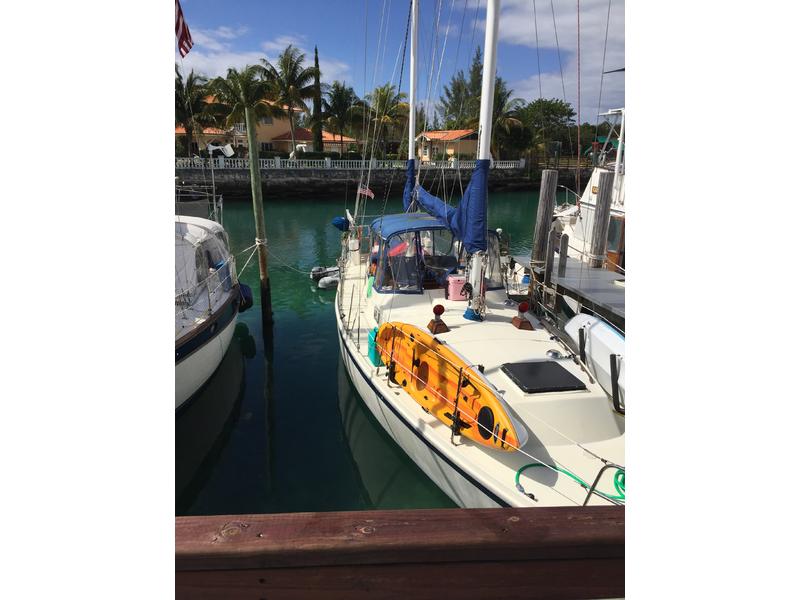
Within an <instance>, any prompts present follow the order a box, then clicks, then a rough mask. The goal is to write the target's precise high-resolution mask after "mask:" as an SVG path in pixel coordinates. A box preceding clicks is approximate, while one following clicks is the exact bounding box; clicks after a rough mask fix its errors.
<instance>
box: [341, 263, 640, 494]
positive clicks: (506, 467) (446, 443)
mask: <svg viewBox="0 0 800 600" xmlns="http://www.w3.org/2000/svg"><path fill="white" fill-rule="evenodd" d="M435 304H442V305H443V306H444V307H445V313H444V314H443V315H442V319H443V320H444V321H445V323H446V324H447V325H448V326H449V327H450V332H448V333H444V334H439V335H437V338H438V339H440V340H442V341H443V342H446V343H447V344H448V345H450V346H451V347H452V348H453V349H455V350H456V351H458V352H459V353H460V354H461V355H462V356H464V357H465V358H466V359H467V360H468V361H469V362H471V363H473V364H480V365H483V366H484V375H485V376H486V377H487V378H488V379H489V381H490V382H491V383H492V384H493V385H494V386H495V387H496V388H497V389H498V390H500V391H501V392H502V393H503V395H504V398H505V400H506V401H507V403H508V404H509V405H510V406H511V408H512V410H513V411H514V413H515V415H516V417H517V419H518V420H519V421H521V422H522V423H524V424H525V426H526V428H527V430H528V433H529V439H528V442H527V443H526V444H525V446H524V447H523V448H521V450H522V451H523V452H524V453H526V454H528V455H531V456H533V457H535V458H536V459H538V460H539V461H542V462H544V463H548V464H557V465H559V466H561V467H563V468H566V469H568V470H569V471H571V472H572V473H574V474H575V475H577V476H579V477H580V478H581V479H583V480H584V481H586V482H588V483H589V484H591V483H592V482H593V481H594V478H595V477H596V475H597V473H598V472H599V470H600V468H601V467H602V466H603V462H601V461H600V460H599V459H598V458H596V457H595V456H592V454H590V453H589V452H587V451H586V450H588V451H590V452H592V453H594V454H596V455H598V456H601V457H603V458H604V459H606V460H609V461H611V462H614V463H616V464H619V465H624V463H625V460H624V431H625V418H624V417H623V416H622V415H619V414H617V413H616V412H615V411H614V410H613V407H612V404H611V401H610V400H609V398H608V397H607V395H606V394H605V392H604V391H603V390H602V388H600V386H599V385H598V384H597V383H595V382H594V381H593V380H592V379H591V378H590V377H589V376H588V375H587V374H586V373H585V372H583V370H582V369H581V367H580V366H579V365H578V364H576V363H575V362H574V361H573V360H571V359H570V358H563V359H560V360H559V362H560V364H562V365H563V366H564V367H565V368H566V369H567V370H568V371H569V372H570V373H572V374H574V375H575V376H576V377H578V378H579V379H580V380H581V381H583V382H584V383H585V384H586V387H587V389H586V390H582V391H577V392H550V393H536V394H525V393H524V392H522V390H520V389H519V388H518V387H517V385H516V384H515V383H514V382H513V381H511V380H510V379H509V378H508V377H507V376H506V375H505V373H503V372H502V371H501V369H500V367H501V365H502V364H503V363H506V362H517V361H525V360H534V359H543V358H545V357H546V356H545V352H546V351H547V350H550V349H556V350H559V351H560V352H561V353H562V354H564V355H565V356H566V355H568V353H569V352H568V350H567V348H566V347H565V346H564V345H562V344H561V343H560V342H559V341H557V340H551V339H550V337H551V335H550V333H549V332H548V331H547V330H545V329H544V328H543V327H542V326H541V324H539V323H538V321H537V320H536V319H535V317H533V316H532V315H530V314H528V315H527V317H528V318H529V320H531V322H532V323H533V324H534V327H535V329H534V331H526V330H519V329H516V328H515V327H513V326H512V325H511V323H510V322H511V319H512V318H513V317H514V316H515V315H516V314H517V308H516V305H515V304H510V303H509V304H506V294H505V291H504V290H499V291H490V292H488V293H487V311H486V319H485V321H484V322H481V323H478V322H474V321H469V320H466V319H464V318H463V316H462V315H463V313H464V310H465V308H466V302H463V301H462V302H457V301H451V300H445V299H444V290H441V289H437V290H425V291H424V292H423V293H422V294H379V293H377V292H375V291H374V290H373V292H372V296H371V297H370V298H367V296H366V264H365V262H364V257H359V254H358V252H350V258H349V261H348V268H346V269H345V270H344V272H343V274H342V281H341V284H340V286H339V291H338V295H337V307H338V311H337V312H338V314H337V317H338V318H337V323H338V324H339V328H340V333H342V338H343V353H344V354H345V356H344V358H345V362H346V363H347V362H348V360H352V361H353V362H354V363H356V364H355V367H357V368H356V369H352V368H351V367H352V366H353V365H348V370H349V372H350V375H351V378H353V380H354V383H356V387H357V388H358V389H359V392H360V393H361V395H362V398H364V400H365V402H366V403H367V406H369V407H370V410H372V412H373V414H375V416H376V418H377V419H378V421H379V422H381V424H382V425H383V426H384V428H387V431H389V433H390V434H391V435H393V436H394V437H395V439H396V440H397V441H398V443H399V444H400V445H401V447H403V449H404V450H405V451H406V452H407V453H408V454H409V455H410V456H411V457H412V458H413V459H414V460H415V461H416V462H417V463H418V464H419V466H420V467H421V468H422V469H423V471H425V472H426V473H427V474H428V475H429V476H430V477H431V478H432V479H433V480H434V481H435V482H436V483H437V484H438V485H439V487H441V488H442V489H443V491H445V492H446V493H447V494H448V495H450V496H451V498H453V500H454V501H456V502H458V503H459V504H461V505H462V506H492V505H496V504H497V503H496V502H495V503H492V502H491V501H489V500H488V499H486V501H484V500H482V499H480V498H478V499H476V496H475V494H474V490H472V491H469V490H465V489H461V488H462V487H463V485H465V484H464V480H463V478H461V477H458V476H456V477H453V475H452V473H449V472H442V467H441V465H442V464H443V461H442V460H439V459H437V460H436V461H433V460H432V459H431V458H430V456H433V455H434V454H437V455H438V456H439V457H440V458H441V457H442V456H445V457H446V460H445V461H444V462H445V463H446V462H447V461H451V462H452V463H453V464H455V465H456V466H457V467H458V468H459V469H461V470H462V471H463V472H465V473H468V474H469V475H470V476H471V477H473V478H475V479H476V480H478V481H479V482H480V484H482V485H483V486H485V487H486V488H487V489H489V490H491V492H493V493H494V494H495V495H496V496H497V497H499V498H501V499H502V500H503V501H504V502H505V503H507V504H509V505H512V506H560V505H575V504H582V503H583V501H584V499H585V497H586V490H585V489H584V488H582V487H581V486H580V485H579V484H578V483H576V482H575V481H573V480H572V479H571V478H570V477H568V476H566V475H564V474H557V473H556V472H554V471H552V470H550V469H547V468H543V467H538V468H532V469H528V470H526V471H525V472H524V473H523V475H522V476H521V478H520V483H521V484H522V485H523V486H524V487H525V491H526V492H532V493H533V494H534V495H535V496H536V498H537V501H533V500H531V499H529V498H528V497H527V496H525V495H524V494H522V493H521V492H519V491H518V490H517V489H516V488H515V483H514V476H515V473H516V471H517V470H518V469H519V468H520V467H521V466H523V465H525V464H528V463H535V462H537V461H536V460H535V459H532V458H530V457H529V456H526V455H525V454H523V452H502V451H493V450H490V449H486V448H484V447H482V446H479V445H477V444H474V443H472V442H470V441H469V440H467V439H466V438H462V440H461V443H460V444H459V445H457V446H455V445H453V444H452V443H451V441H450V429H449V427H448V426H447V425H445V424H444V423H442V422H440V421H438V420H437V419H436V418H435V417H433V416H431V415H429V414H428V413H426V412H425V411H424V410H423V409H422V408H421V407H420V406H419V405H418V404H417V403H416V402H415V401H414V400H413V399H412V398H411V397H410V396H409V395H408V394H407V393H406V392H404V391H403V390H402V389H401V388H399V386H397V385H395V384H391V383H390V382H389V381H388V378H387V369H386V368H385V367H378V368H375V367H373V366H372V365H371V363H370V362H369V360H368V359H367V351H368V348H367V336H368V334H369V331H370V330H371V329H373V328H374V327H376V326H378V322H377V321H376V314H377V313H379V319H380V322H381V323H384V322H387V321H402V322H405V323H411V324H413V325H416V326H418V327H421V328H425V327H426V325H427V323H428V322H429V321H430V319H431V318H432V316H433V313H432V308H433V306H434V305H435ZM351 306H352V308H351ZM347 354H351V356H350V357H348V356H347ZM361 374H363V376H364V377H365V378H366V379H368V380H369V383H370V384H371V385H372V386H374V388H375V390H376V391H378V392H379V393H380V394H381V395H382V396H383V397H384V398H385V399H387V401H389V402H391V404H392V407H390V409H391V408H393V409H394V411H396V414H389V412H394V411H392V410H390V411H385V408H386V407H385V406H381V405H380V403H379V402H376V400H375V399H374V398H372V397H371V396H374V395H375V394H374V392H371V391H370V389H369V387H367V386H365V385H364V384H363V383H362V384H361V385H359V382H358V381H356V380H357V379H358V378H359V375H361ZM376 407H377V408H376ZM387 415H388V416H387ZM398 415H399V417H401V418H402V420H403V421H405V427H406V428H409V427H413V428H414V429H416V431H417V434H416V436H415V435H408V434H407V432H406V433H403V432H402V431H397V430H395V431H393V430H392V427H397V424H398V423H400V421H401V419H399V418H398ZM389 417H391V418H389ZM412 433H413V432H412ZM419 434H421V435H422V436H424V438H425V440H426V441H427V442H428V443H429V445H430V446H432V447H433V448H435V451H434V450H433V449H432V448H428V449H427V450H428V452H425V451H421V450H420V449H419V448H416V447H415V446H414V445H415V444H416V445H419V446H422V445H424V444H423V442H422V441H420V438H419ZM576 442H577V443H576ZM578 444H580V445H581V446H583V448H585V449H586V450H584V449H583V448H581V447H580V446H578ZM614 471H615V469H609V470H607V471H606V473H605V474H604V475H603V478H602V480H601V482H600V484H599V486H598V489H600V490H601V491H603V492H605V493H609V494H615V491H614V487H613V483H612V478H613V473H614ZM482 498H485V496H483V497H482ZM590 504H608V501H606V500H604V499H602V498H600V497H598V496H592V498H591V500H590Z"/></svg>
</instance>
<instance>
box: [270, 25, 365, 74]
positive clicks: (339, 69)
mask: <svg viewBox="0 0 800 600" xmlns="http://www.w3.org/2000/svg"><path fill="white" fill-rule="evenodd" d="M289 44H292V45H293V46H295V47H297V48H299V49H300V52H302V53H303V54H305V55H306V64H308V65H309V66H313V64H314V48H313V47H312V48H311V49H309V48H308V47H307V45H306V36H305V35H299V34H293V35H281V36H278V37H277V38H275V39H274V40H268V41H266V42H263V43H262V44H261V47H262V48H263V49H264V50H265V51H266V53H267V56H266V58H267V60H269V61H270V62H273V61H274V60H275V59H276V58H277V56H278V54H280V53H281V52H283V51H284V50H285V49H286V46H288V45H289ZM319 70H320V71H322V81H324V82H325V83H332V82H333V81H335V80H337V79H338V80H340V81H342V80H347V79H348V78H350V77H351V68H350V65H349V64H347V63H346V62H343V61H341V60H338V59H336V58H328V57H326V56H325V54H324V51H322V50H320V52H319Z"/></svg>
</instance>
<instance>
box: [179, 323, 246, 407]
mask: <svg viewBox="0 0 800 600" xmlns="http://www.w3.org/2000/svg"><path fill="white" fill-rule="evenodd" d="M237 316H238V314H237V315H236V316H234V318H233V319H231V321H230V322H229V323H228V324H227V325H226V326H224V327H223V328H222V329H221V330H220V332H219V333H218V334H217V335H215V336H214V337H212V338H211V339H209V340H208V342H206V343H205V344H204V345H202V346H201V347H200V348H198V349H197V350H195V351H194V352H193V353H192V354H190V355H189V356H187V357H186V358H184V359H183V360H182V361H181V362H179V363H178V364H176V365H175V408H176V409H178V408H180V406H181V405H182V404H183V403H184V402H186V401H187V400H188V399H189V398H191V397H192V396H193V395H194V394H195V393H196V392H197V390H199V389H200V388H201V387H202V386H203V384H204V383H205V382H206V381H208V379H209V378H210V377H211V375H213V373H214V371H216V370H217V367H219V364H220V363H221V362H222V358H223V357H224V356H225V353H226V352H227V351H228V347H229V346H230V345H231V340H232V339H233V331H234V329H236V320H237V319H236V317H237Z"/></svg>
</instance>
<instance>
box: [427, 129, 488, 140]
mask: <svg viewBox="0 0 800 600" xmlns="http://www.w3.org/2000/svg"><path fill="white" fill-rule="evenodd" d="M471 133H475V130H474V129H448V130H444V131H423V132H422V133H420V134H419V135H418V136H417V137H418V138H419V137H422V136H424V137H426V138H428V139H429V140H441V141H443V142H451V141H454V140H460V139H461V138H463V137H466V136H468V135H470V134H471Z"/></svg>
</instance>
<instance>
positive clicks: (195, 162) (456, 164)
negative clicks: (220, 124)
mask: <svg viewBox="0 0 800 600" xmlns="http://www.w3.org/2000/svg"><path fill="white" fill-rule="evenodd" d="M213 160H214V169H249V168H250V161H249V159H247V158H222V157H220V158H216V159H213ZM476 163H477V161H474V160H461V159H455V160H430V161H421V162H420V163H419V168H420V169H445V170H456V169H462V170H472V169H474V168H475V165H476ZM258 165H259V168H260V169H262V170H270V169H358V170H360V169H368V168H370V167H371V168H372V169H373V170H390V169H405V168H406V161H404V160H378V159H371V160H350V159H341V160H335V159H330V158H323V159H314V160H302V159H301V160H295V159H286V158H280V157H277V156H276V157H275V158H261V159H259V161H258ZM524 167H525V159H524V158H522V159H519V160H496V161H494V162H493V163H492V168H493V169H523V168H524ZM175 168H176V169H210V168H211V159H208V158H193V157H192V158H185V157H181V158H177V157H176V158H175Z"/></svg>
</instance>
